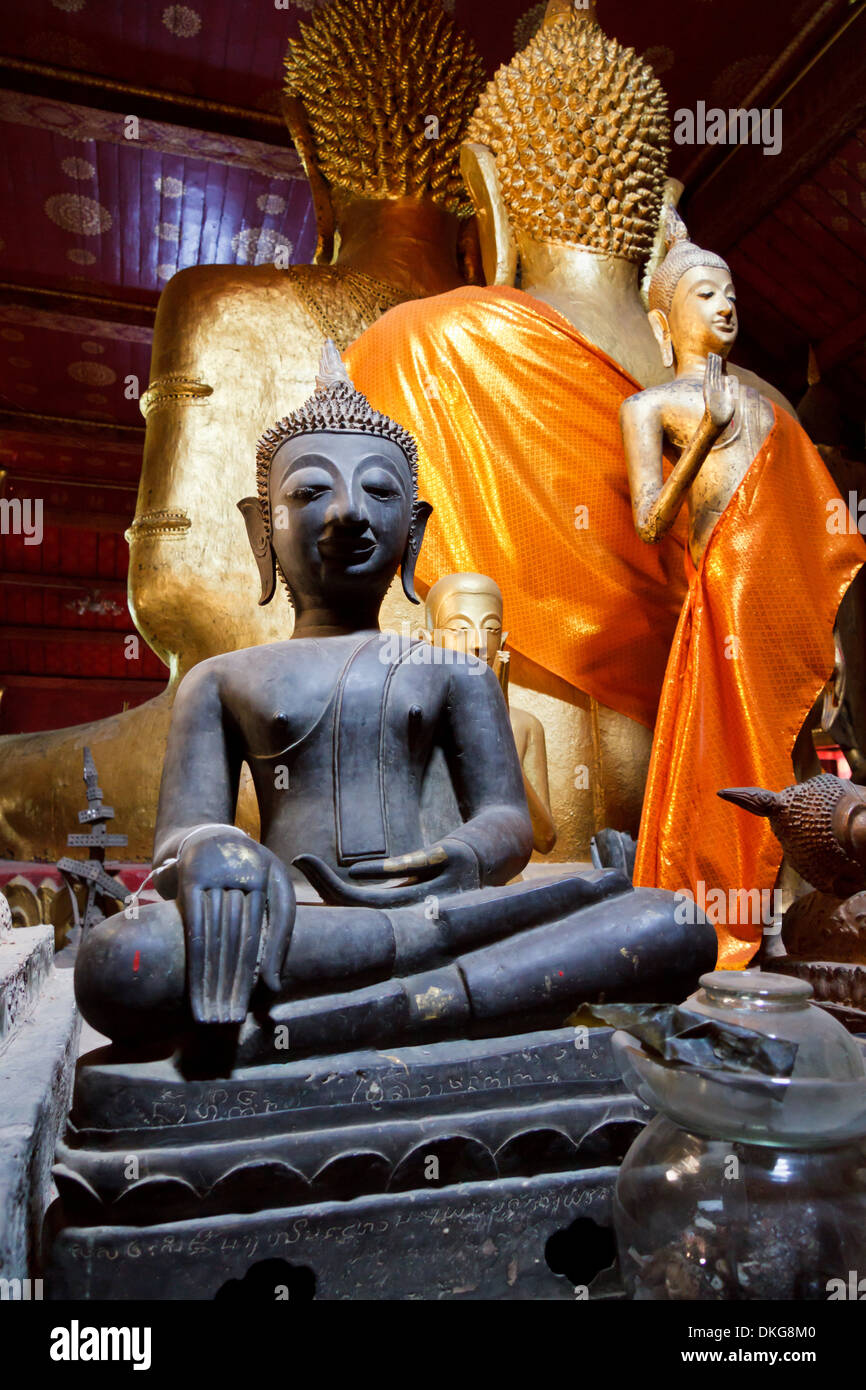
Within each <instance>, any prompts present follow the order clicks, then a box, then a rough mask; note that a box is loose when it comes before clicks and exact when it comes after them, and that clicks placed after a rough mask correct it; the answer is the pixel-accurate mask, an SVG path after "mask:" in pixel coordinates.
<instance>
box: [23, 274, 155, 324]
mask: <svg viewBox="0 0 866 1390" xmlns="http://www.w3.org/2000/svg"><path fill="white" fill-rule="evenodd" d="M141 293H142V301H141V303H137V302H136V301H135V300H131V299H115V298H114V297H113V296H111V295H106V294H90V293H86V292H85V291H83V290H52V289H48V288H46V287H45V286H42V285H28V284H24V283H21V282H20V281H15V280H0V304H7V305H14V306H15V308H21V309H30V310H34V309H35V310H37V311H39V310H43V311H45V310H48V311H50V312H51V313H55V314H70V315H72V316H73V317H74V318H82V319H101V320H103V321H104V322H106V323H122V324H132V325H134V326H135V327H137V328H152V327H153V320H154V316H155V314H156V304H157V300H158V298H159V296H158V295H155V294H151V293H150V292H147V291H142V292H141Z"/></svg>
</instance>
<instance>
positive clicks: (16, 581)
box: [0, 570, 126, 600]
mask: <svg viewBox="0 0 866 1390" xmlns="http://www.w3.org/2000/svg"><path fill="white" fill-rule="evenodd" d="M0 586H5V587H7V588H22V589H63V590H65V591H67V592H69V593H92V592H94V591H95V590H98V591H99V593H101V594H119V595H122V596H123V598H124V600H125V599H126V580H125V579H99V578H97V577H96V576H94V575H81V576H78V575H71V574H42V573H41V572H39V571H36V572H34V573H33V574H30V573H28V572H27V571H26V570H20V571H16V570H5V571H3V570H0Z"/></svg>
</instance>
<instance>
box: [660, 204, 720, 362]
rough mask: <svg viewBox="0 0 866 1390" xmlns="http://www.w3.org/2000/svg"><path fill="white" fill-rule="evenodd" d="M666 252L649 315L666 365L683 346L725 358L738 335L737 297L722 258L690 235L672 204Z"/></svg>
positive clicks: (676, 356) (700, 352) (696, 351)
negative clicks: (707, 249)
mask: <svg viewBox="0 0 866 1390" xmlns="http://www.w3.org/2000/svg"><path fill="white" fill-rule="evenodd" d="M665 242H666V245H667V248H668V251H667V255H666V256H665V258H664V260H663V261H662V262H661V264H660V265H659V267H658V269H657V270H656V272H655V274H654V275H653V277H652V280H651V281H650V287H649V321H650V324H651V326H652V330H653V333H654V335H655V338H656V342H657V343H658V345H659V348H660V350H661V354H662V361H663V362H664V364H665V366H666V367H670V366H673V364H674V361H675V360H676V359H677V358H682V356H683V354H684V353H685V352H690V353H695V354H697V355H698V356H701V357H706V356H708V354H709V353H711V352H715V353H718V354H719V356H720V357H722V358H726V357H727V356H728V353H729V352H730V351H731V348H732V347H733V346H734V343H735V341H736V337H737V327H738V324H737V300H736V295H735V294H734V284H733V280H732V278H731V272H730V269H729V268H728V264H727V262H726V261H723V260H722V257H721V256H717V255H716V253H715V252H714V251H704V250H703V248H702V247H700V246H696V245H695V244H694V242H692V241H689V239H688V232H687V231H686V227H685V223H684V222H683V220H682V218H681V217H680V215H679V213H678V212H677V211H676V209H674V208H668V209H667V212H666V222H665Z"/></svg>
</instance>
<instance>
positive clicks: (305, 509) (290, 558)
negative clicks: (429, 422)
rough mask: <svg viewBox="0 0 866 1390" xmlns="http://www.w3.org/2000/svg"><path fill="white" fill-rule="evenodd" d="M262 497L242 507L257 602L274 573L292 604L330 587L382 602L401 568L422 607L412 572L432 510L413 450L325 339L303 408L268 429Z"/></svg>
mask: <svg viewBox="0 0 866 1390" xmlns="http://www.w3.org/2000/svg"><path fill="white" fill-rule="evenodd" d="M256 463H257V470H256V476H257V485H258V495H257V496H256V497H245V498H243V499H242V500H241V501H240V502H239V503H238V507H239V508H240V510H241V512H242V513H243V517H244V521H245V522H246V526H247V535H248V537H249V541H250V545H251V546H252V550H253V554H254V556H255V559H256V563H257V565H258V568H259V576H260V579H261V585H262V593H261V597H260V599H259V603H268V602H270V600H271V598H272V597H273V594H274V589H275V587H276V576H277V573H279V575H280V578H281V579H282V581H283V583H284V585H285V587H286V590H287V592H288V595H289V599H290V601H292V602H294V599H295V597H296V596H298V595H301V596H308V595H309V594H311V593H312V594H315V592H318V591H323V590H324V589H327V591H328V593H329V594H330V595H332V596H333V595H340V594H346V593H351V592H352V591H353V590H354V591H357V590H358V589H360V588H367V589H368V590H369V591H370V592H371V593H377V594H378V596H379V600H380V601H381V599H382V598H383V597H384V595H385V593H386V591H387V589H388V587H389V585H390V583H391V580H392V579H393V577H394V575H395V574H396V572H397V568H398V566H399V568H400V572H401V577H402V582H403V591H404V593H405V594H406V597H407V598H408V599H410V600H411V601H412V602H413V603H418V602H419V599H418V598H417V596H416V594H415V590H414V574H415V564H416V561H417V559H418V552H419V550H420V549H421V542H422V540H423V537H424V529H425V526H426V524H427V519H428V517H429V516H430V513H431V511H432V508H431V507H430V505H429V503H427V502H422V501H421V500H420V499H419V497H418V446H417V444H416V443H415V440H414V438H413V437H412V435H411V434H409V432H408V430H405V429H403V427H402V425H398V424H397V423H396V421H394V420H391V419H389V418H388V416H386V415H382V414H381V413H380V412H379V411H378V410H374V409H373V407H372V405H371V404H370V402H369V401H368V400H367V398H366V396H363V395H362V394H361V393H360V391H357V390H356V389H355V387H354V386H353V385H352V382H351V380H350V377H349V374H348V372H347V370H346V367H345V365H344V363H343V360H342V358H341V357H340V354H339V352H338V351H337V348H336V347H335V346H334V344H333V343H332V342H331V341H330V340H328V341H327V342H326V343H325V346H324V348H323V350H322V360H321V364H320V367H319V374H318V377H317V379H316V389H315V391H314V393H313V395H312V396H311V397H310V398H309V400H307V401H305V403H304V404H303V405H302V406H301V407H300V408H299V409H298V410H295V411H293V412H292V414H291V415H288V416H286V418H285V419H283V420H280V421H279V422H278V423H277V424H276V425H274V427H273V428H272V429H270V430H266V431H265V433H264V434H263V435H262V437H261V439H260V440H259V445H258V451H257V455H256Z"/></svg>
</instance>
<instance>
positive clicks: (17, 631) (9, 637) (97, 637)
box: [0, 623, 143, 651]
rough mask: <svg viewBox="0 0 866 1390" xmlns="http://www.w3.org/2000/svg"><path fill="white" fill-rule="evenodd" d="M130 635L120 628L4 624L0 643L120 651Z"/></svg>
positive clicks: (1, 627)
mask: <svg viewBox="0 0 866 1390" xmlns="http://www.w3.org/2000/svg"><path fill="white" fill-rule="evenodd" d="M131 635H132V634H131V633H129V632H126V631H125V630H124V629H123V628H120V627H114V628H112V627H40V626H39V625H38V624H37V623H9V624H7V623H4V624H2V626H0V641H2V642H34V643H36V644H38V645H39V646H41V647H43V646H47V645H49V644H50V643H52V642H54V643H57V644H59V645H60V646H69V645H70V644H71V645H72V646H76V647H80V646H83V645H84V644H85V643H86V644H87V645H88V646H97V647H108V646H116V647H117V648H118V650H119V651H122V650H123V644H124V642H125V641H126V638H127V637H130V636H131ZM139 640H140V641H141V640H143V639H139Z"/></svg>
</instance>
